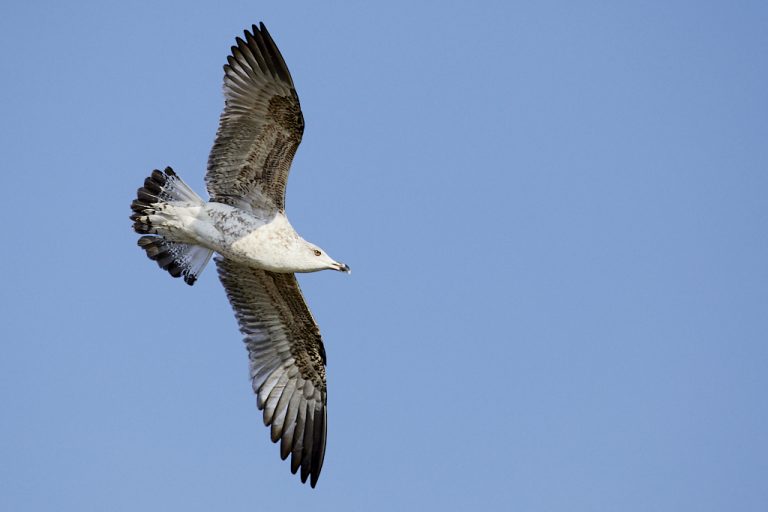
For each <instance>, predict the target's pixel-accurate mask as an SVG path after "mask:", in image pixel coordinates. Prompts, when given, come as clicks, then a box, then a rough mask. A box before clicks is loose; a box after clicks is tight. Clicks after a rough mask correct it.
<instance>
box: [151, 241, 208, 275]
mask: <svg viewBox="0 0 768 512" xmlns="http://www.w3.org/2000/svg"><path fill="white" fill-rule="evenodd" d="M139 247H141V248H142V249H144V250H145V251H146V253H147V256H149V259H151V260H154V261H156V262H157V264H158V265H159V266H160V268H162V269H163V270H167V271H168V273H169V274H171V275H172V276H173V277H183V278H184V282H185V283H187V284H188V285H190V286H191V285H193V284H195V281H197V278H198V276H199V275H200V273H201V272H202V271H203V269H204V268H205V266H206V265H207V264H208V261H210V259H211V255H212V254H213V251H211V250H209V249H206V248H204V247H200V246H199V245H192V244H184V243H181V242H169V241H168V240H166V239H165V238H163V237H161V236H142V237H141V238H139Z"/></svg>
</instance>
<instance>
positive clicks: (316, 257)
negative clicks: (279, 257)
mask: <svg viewBox="0 0 768 512" xmlns="http://www.w3.org/2000/svg"><path fill="white" fill-rule="evenodd" d="M299 246H300V247H299V254H298V255H297V256H299V258H297V259H298V260H299V261H297V264H298V267H299V268H298V269H297V270H296V272H317V271H318V270H338V271H339V272H346V273H347V274H350V273H351V272H352V271H351V270H350V269H349V266H348V265H345V264H344V263H340V262H338V261H336V260H334V259H333V258H331V257H330V256H328V254H327V253H326V252H325V251H324V250H322V249H321V248H319V247H318V246H316V245H315V244H313V243H310V242H307V241H306V240H301V243H300V244H299Z"/></svg>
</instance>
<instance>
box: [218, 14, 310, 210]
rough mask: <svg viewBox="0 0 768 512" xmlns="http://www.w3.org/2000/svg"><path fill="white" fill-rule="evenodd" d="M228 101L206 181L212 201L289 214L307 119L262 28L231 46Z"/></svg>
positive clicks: (226, 70)
mask: <svg viewBox="0 0 768 512" xmlns="http://www.w3.org/2000/svg"><path fill="white" fill-rule="evenodd" d="M224 97H225V106H224V111H223V112H222V113H221V118H220V121H219V130H218V132H217V133H216V140H215V142H214V144H213V149H212V150H211V154H210V156H209V157H208V173H207V174H206V177H205V182H206V185H207V186H208V193H209V194H210V195H211V200H212V201H218V202H222V203H227V204H231V205H232V206H238V207H240V208H250V209H264V208H274V209H276V210H278V211H284V210H285V186H286V181H287V179H288V171H289V170H290V167H291V161H292V160H293V156H294V155H295V154H296V149H297V148H298V147H299V143H300V142H301V137H302V134H303V133H304V116H303V115H302V113H301V106H300V104H299V97H298V95H297V94H296V90H295V89H294V87H293V80H292V79H291V75H290V73H289V71H288V67H287V66H286V65H285V61H284V60H283V57H282V55H280V51H279V50H278V49H277V46H275V43H274V41H272V38H271V37H270V35H269V33H268V32H267V29H266V27H264V24H263V23H262V24H261V27H260V29H258V28H256V26H254V27H253V34H251V33H249V32H247V31H246V32H245V40H243V39H241V38H237V46H233V47H232V55H231V56H229V57H228V58H227V64H226V65H225V66H224Z"/></svg>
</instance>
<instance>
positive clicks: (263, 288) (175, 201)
mask: <svg viewBox="0 0 768 512" xmlns="http://www.w3.org/2000/svg"><path fill="white" fill-rule="evenodd" d="M224 97H225V102H224V111H223V112H222V114H221V118H220V120H219V129H218V132H217V133H216V140H215V142H214V144H213V149H212V150H211V154H210V156H209V158H208V172H207V173H206V175H205V183H206V185H207V188H208V194H209V196H210V201H207V202H206V201H205V200H203V199H202V198H201V197H200V196H198V195H197V194H196V193H195V192H194V191H193V190H192V189H191V188H190V187H189V186H187V184H186V183H184V182H183V181H182V180H181V178H179V176H178V175H177V174H176V173H175V172H174V171H173V170H172V169H171V168H170V167H166V168H165V170H164V171H159V170H155V171H152V175H151V176H149V177H148V178H147V179H146V180H145V181H144V186H143V187H141V188H139V190H138V197H137V198H136V199H135V200H134V201H133V203H132V204H131V209H132V210H133V214H132V215H131V220H133V221H134V224H133V229H134V230H135V231H136V232H137V233H139V234H141V235H144V236H142V237H141V238H139V247H141V248H142V249H144V250H145V251H146V253H147V256H149V258H150V259H152V260H155V261H157V263H158V264H159V265H160V267H161V268H162V269H164V270H167V271H168V272H169V273H170V274H171V275H172V276H173V277H182V278H183V279H184V281H185V282H186V283H187V284H189V285H192V284H194V283H195V281H196V280H197V278H198V277H199V276H200V273H201V272H202V271H203V269H204V268H205V266H206V264H207V263H208V261H209V260H210V258H211V256H212V255H213V253H214V252H215V253H217V256H216V258H215V261H216V267H217V269H218V273H219V278H220V279H221V283H222V284H223V285H224V289H225V290H226V292H227V297H228V298H229V302H230V304H231V305H232V308H233V309H234V311H235V317H236V318H237V321H238V324H239V325H240V332H241V333H242V334H243V336H244V341H245V345H246V347H247V349H248V357H249V360H250V370H251V380H252V384H253V390H254V392H255V393H256V396H257V405H258V407H259V409H261V410H263V411H264V424H265V425H267V426H271V437H272V441H273V442H275V443H276V442H278V441H280V456H281V457H282V458H283V459H286V458H287V457H288V456H289V455H290V456H291V471H292V472H293V473H296V472H297V471H298V470H299V469H301V481H302V482H306V481H307V478H308V477H309V478H310V485H311V486H312V487H314V486H315V484H316V483H317V478H318V477H319V476H320V470H321V469H322V466H323V458H324V456H325V440H326V385H325V363H326V361H325V348H324V347H323V342H322V340H321V338H320V331H319V329H318V327H317V324H316V323H315V320H314V318H313V317H312V313H311V312H310V311H309V308H308V307H307V305H306V303H305V302H304V297H303V296H302V294H301V290H300V289H299V284H298V282H297V281H296V277H295V275H294V273H295V272H316V271H318V270H326V269H330V270H338V271H342V272H347V273H348V272H349V267H348V266H347V265H345V264H343V263H339V262H338V261H336V260H334V259H333V258H331V257H330V256H329V255H328V254H327V253H326V252H325V251H324V250H322V249H321V248H320V247H318V246H317V245H314V244H312V243H309V242H307V241H306V240H304V239H303V238H301V237H300V236H299V234H298V233H296V231H295V230H294V229H293V227H292V226H291V224H290V223H289V222H288V218H287V217H286V215H285V185H286V181H287V179H288V171H289V169H290V167H291V161H292V160H293V155H294V154H295V153H296V149H297V148H298V147H299V143H300V142H301V136H302V134H303V132H304V117H303V116H302V113H301V107H300V105H299V97H298V96H297V94H296V90H295V88H294V85H293V80H292V79H291V74H290V73H289V72H288V67H287V66H286V65H285V61H284V60H283V57H282V55H280V51H279V50H278V49H277V46H276V45H275V42H274V41H273V40H272V37H271V36H270V35H269V32H267V28H266V27H265V26H264V24H263V23H260V24H259V27H256V26H255V25H254V26H253V27H252V29H251V31H250V32H248V31H245V39H242V38H239V37H238V38H237V45H236V46H233V47H232V54H231V55H230V56H229V57H227V64H226V65H225V66H224Z"/></svg>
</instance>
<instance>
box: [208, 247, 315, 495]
mask: <svg viewBox="0 0 768 512" xmlns="http://www.w3.org/2000/svg"><path fill="white" fill-rule="evenodd" d="M216 266H217V268H218V271H219V278H220V279H221V282H222V284H223V285H224V289H225V290H226V292H227V297H228V298H229V302H230V304H231V305H232V308H233V309H234V311H235V316H236V317H237V322H238V324H239V325H240V331H241V332H242V333H243V336H244V337H245V338H244V341H245V344H246V346H247V348H248V355H249V359H250V368H251V379H252V382H253V390H254V392H255V393H256V395H257V404H258V407H259V409H262V410H263V411H264V424H265V425H267V426H270V425H271V433H272V441H273V442H275V443H276V442H277V441H278V440H279V441H280V456H281V457H282V458H283V460H285V459H286V458H287V457H288V455H289V454H290V455H291V471H292V472H293V473H296V471H298V469H299V468H301V481H302V482H306V480H307V477H308V476H311V478H310V485H312V487H314V486H315V484H316V483H317V478H318V477H319V476H320V470H321V468H322V466H323V458H324V457H325V439H326V425H327V420H326V403H327V401H326V385H325V348H324V347H323V342H322V340H321V339H320V331H319V330H318V327H317V324H316V323H315V321H314V319H313V318H312V314H311V313H310V311H309V309H308V308H307V305H306V303H305V302H304V297H303V296H302V294H301V290H300V289H299V284H298V282H297V281H296V277H295V276H294V275H293V274H278V273H274V272H267V271H265V270H260V269H255V268H250V267H247V266H245V265H241V264H239V263H236V262H234V261H232V260H230V259H227V258H223V257H221V256H217V257H216Z"/></svg>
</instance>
